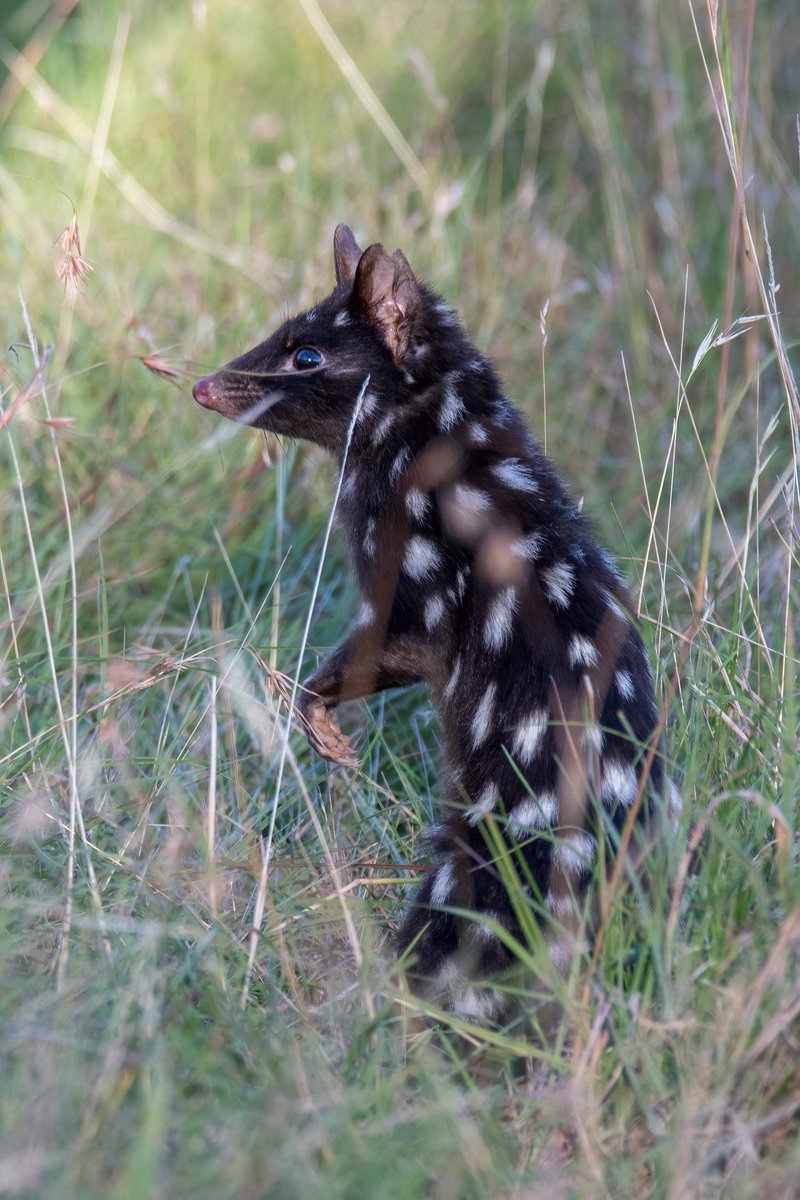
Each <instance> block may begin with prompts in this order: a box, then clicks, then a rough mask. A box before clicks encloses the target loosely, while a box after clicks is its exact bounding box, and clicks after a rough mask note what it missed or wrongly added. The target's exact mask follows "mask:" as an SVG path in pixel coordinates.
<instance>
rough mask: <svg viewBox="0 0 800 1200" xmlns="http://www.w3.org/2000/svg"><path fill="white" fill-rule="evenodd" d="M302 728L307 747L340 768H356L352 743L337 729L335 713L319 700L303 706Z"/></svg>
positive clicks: (357, 763)
mask: <svg viewBox="0 0 800 1200" xmlns="http://www.w3.org/2000/svg"><path fill="white" fill-rule="evenodd" d="M302 719H303V727H304V729H305V734H306V737H307V738H308V741H309V745H310V746H311V747H312V748H313V749H314V750H316V752H317V754H321V755H322V757H323V758H327V759H328V760H329V761H330V762H334V763H338V765H339V766H340V767H357V766H358V765H359V762H358V759H357V758H356V756H355V754H354V753H353V747H352V743H351V741H350V738H349V737H346V735H345V734H343V733H342V731H341V729H340V728H339V722H338V721H337V720H336V713H335V711H334V709H333V708H329V707H328V706H327V705H326V704H324V703H323V702H322V701H321V700H316V701H314V700H312V701H307V702H306V703H305V704H304V705H303V712H302Z"/></svg>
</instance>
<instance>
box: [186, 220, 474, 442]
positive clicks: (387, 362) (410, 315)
mask: <svg viewBox="0 0 800 1200" xmlns="http://www.w3.org/2000/svg"><path fill="white" fill-rule="evenodd" d="M333 261H334V268H335V272H336V286H335V287H334V289H333V291H332V292H331V294H330V295H329V296H327V297H326V298H325V299H324V300H321V301H320V302H319V303H318V304H316V305H315V306H314V307H313V308H311V309H309V310H308V311H307V312H304V313H300V314H299V315H298V316H295V317H290V318H289V320H288V321H285V322H284V324H283V325H281V327H280V328H279V329H277V330H276V331H275V333H273V334H272V336H271V337H269V338H267V340H266V341H265V342H262V343H261V344H260V345H258V346H256V347H255V348H254V349H252V350H248V351H247V353H246V354H243V355H242V356H241V357H240V358H236V359H234V360H233V361H232V362H230V363H228V365H227V366H225V367H223V368H222V369H221V370H219V371H216V372H215V373H214V374H213V375H208V376H206V378H205V379H201V380H199V381H198V382H197V383H196V384H195V386H194V388H193V390H192V394H193V396H194V398H195V400H196V401H197V402H198V404H201V405H202V406H203V407H204V408H208V409H211V410H212V411H214V412H218V413H219V414H220V415H221V416H223V417H227V418H228V419H229V420H232V421H239V422H241V423H242V424H246V425H254V426H257V427H258V428H261V429H267V430H270V431H271V432H273V433H282V434H286V435H288V436H290V437H299V438H306V439H307V440H309V441H313V442H317V443H318V444H319V445H321V446H324V447H325V448H326V449H328V450H331V451H333V452H336V451H337V450H339V449H340V448H341V446H342V444H343V441H344V437H345V433H346V430H347V427H348V424H349V422H350V418H351V415H352V412H353V405H354V403H355V401H356V398H357V396H358V394H359V391H360V388H361V385H362V384H363V382H364V379H365V378H366V376H367V375H369V376H370V395H371V396H373V397H374V398H375V400H376V401H377V403H378V404H379V405H381V406H390V405H396V404H402V403H404V402H408V401H409V400H411V399H412V398H413V397H414V396H418V395H419V394H420V393H422V392H424V391H425V389H426V388H427V387H429V386H430V384H431V383H433V382H435V380H436V378H437V377H438V376H439V375H441V374H443V373H444V372H446V371H447V370H451V369H453V368H454V367H456V366H457V365H458V362H459V359H460V358H461V357H462V356H463V353H464V352H465V351H464V349H463V346H464V344H465V339H464V336H463V334H462V333H461V331H460V328H459V327H458V325H457V322H455V319H454V317H453V316H452V314H450V313H449V310H447V309H446V308H445V306H443V305H442V304H441V303H440V302H438V300H437V297H436V296H435V295H434V294H433V293H432V292H430V291H429V290H428V288H426V287H425V285H424V284H422V283H420V282H418V280H417V279H416V277H415V275H414V273H413V271H412V270H411V267H410V266H409V264H408V261H407V259H406V257H405V255H404V254H403V253H402V252H401V251H400V250H395V251H394V253H393V254H387V253H386V251H385V250H384V248H383V246H382V245H380V243H375V244H374V245H372V246H369V247H368V248H367V249H366V250H364V251H362V250H361V249H360V247H359V245H358V243H357V242H356V239H355V237H354V236H353V233H352V232H351V230H350V229H349V228H348V227H347V226H346V225H339V226H337V228H336V232H335V234H334V239H333Z"/></svg>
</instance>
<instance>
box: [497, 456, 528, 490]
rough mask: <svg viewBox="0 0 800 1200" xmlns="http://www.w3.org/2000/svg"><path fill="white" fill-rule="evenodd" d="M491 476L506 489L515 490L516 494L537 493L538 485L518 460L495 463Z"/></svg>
mask: <svg viewBox="0 0 800 1200" xmlns="http://www.w3.org/2000/svg"><path fill="white" fill-rule="evenodd" d="M492 474H493V475H494V476H495V478H497V479H499V480H500V482H501V483H504V484H505V485H506V487H510V488H515V489H516V490H517V491H518V492H538V491H539V484H538V483H537V482H536V480H535V479H534V477H533V475H532V474H531V472H530V469H529V468H528V467H526V466H525V464H524V463H521V462H520V461H519V459H518V458H507V459H505V460H504V461H503V462H499V463H495V464H494V466H493V467H492Z"/></svg>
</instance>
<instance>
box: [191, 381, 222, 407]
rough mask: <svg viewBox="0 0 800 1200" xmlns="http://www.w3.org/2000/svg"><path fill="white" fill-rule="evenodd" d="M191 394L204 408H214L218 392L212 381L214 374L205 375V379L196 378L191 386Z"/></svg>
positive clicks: (217, 401) (217, 400)
mask: <svg viewBox="0 0 800 1200" xmlns="http://www.w3.org/2000/svg"><path fill="white" fill-rule="evenodd" d="M192 395H193V396H194V398H195V400H196V401H197V403H198V404H202V405H203V407H204V408H216V407H217V404H218V403H219V392H218V390H217V386H216V384H215V382H214V376H213V375H207V376H206V377H205V379H198V381H197V383H196V384H195V385H194V387H193V388H192Z"/></svg>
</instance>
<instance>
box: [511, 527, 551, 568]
mask: <svg viewBox="0 0 800 1200" xmlns="http://www.w3.org/2000/svg"><path fill="white" fill-rule="evenodd" d="M543 541H544V534H543V533H542V531H541V529H534V530H533V532H532V533H526V534H525V536H524V537H520V538H515V539H514V541H513V542H512V543H511V553H512V554H515V555H516V557H517V558H524V559H527V561H528V562H535V561H536V559H537V558H538V557H539V554H540V552H541V549H542V542H543Z"/></svg>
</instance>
